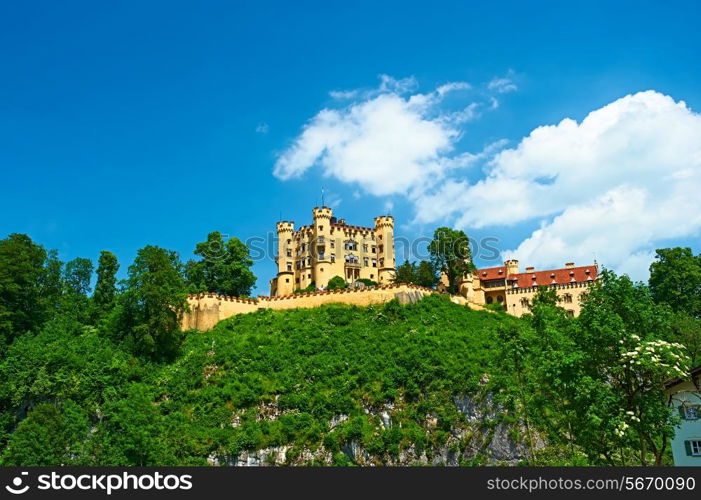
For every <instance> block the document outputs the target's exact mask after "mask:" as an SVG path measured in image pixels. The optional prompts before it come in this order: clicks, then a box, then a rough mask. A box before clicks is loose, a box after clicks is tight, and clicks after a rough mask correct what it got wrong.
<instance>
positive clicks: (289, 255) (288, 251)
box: [287, 249, 292, 257]
mask: <svg viewBox="0 0 701 500" xmlns="http://www.w3.org/2000/svg"><path fill="white" fill-rule="evenodd" d="M287 256H288V257H292V250H289V249H288V250H287Z"/></svg>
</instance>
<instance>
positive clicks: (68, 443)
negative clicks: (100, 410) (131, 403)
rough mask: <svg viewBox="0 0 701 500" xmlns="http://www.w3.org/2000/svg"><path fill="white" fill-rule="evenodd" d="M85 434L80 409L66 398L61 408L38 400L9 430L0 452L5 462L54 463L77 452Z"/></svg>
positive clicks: (65, 461)
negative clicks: (20, 420)
mask: <svg viewBox="0 0 701 500" xmlns="http://www.w3.org/2000/svg"><path fill="white" fill-rule="evenodd" d="M87 435H88V419H87V416H86V415H85V413H84V411H83V410H82V409H81V408H80V407H79V406H78V405H76V404H75V403H73V402H72V401H70V400H68V401H66V402H65V403H64V404H63V405H62V408H57V407H56V406H54V405H51V404H47V403H42V404H39V405H37V407H36V408H34V409H33V410H32V411H30V412H29V415H28V416H27V418H25V419H24V420H22V422H20V424H19V425H18V426H17V429H16V430H15V432H13V433H12V436H11V439H10V441H9V443H8V445H7V447H6V448H5V451H4V453H3V454H2V465H5V466H23V467H27V466H52V465H53V466H55V465H66V464H71V463H73V462H74V460H75V459H76V458H79V457H80V456H81V454H82V453H81V448H82V445H83V441H84V440H85V438H86V437H87Z"/></svg>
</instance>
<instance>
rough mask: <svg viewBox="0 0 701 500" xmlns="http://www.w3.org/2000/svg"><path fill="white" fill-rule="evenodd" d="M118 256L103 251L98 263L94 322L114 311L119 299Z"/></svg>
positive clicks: (94, 296) (94, 295)
mask: <svg viewBox="0 0 701 500" xmlns="http://www.w3.org/2000/svg"><path fill="white" fill-rule="evenodd" d="M118 270H119V263H118V262H117V256H116V255H114V254H113V253H112V252H108V251H107V250H103V251H102V252H100V258H99V260H98V261H97V282H96V283H95V293H94V294H93V320H94V321H97V320H99V319H101V318H103V317H104V316H105V315H107V314H108V313H109V312H111V311H112V310H113V309H114V306H115V301H116V298H117V271H118Z"/></svg>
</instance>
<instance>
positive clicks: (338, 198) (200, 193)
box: [0, 1, 701, 294]
mask: <svg viewBox="0 0 701 500" xmlns="http://www.w3.org/2000/svg"><path fill="white" fill-rule="evenodd" d="M699 18H701V7H700V4H699V3H698V2H677V3H675V4H674V6H673V7H667V6H664V4H662V3H660V2H618V3H616V6H615V8H614V7H613V4H612V3H611V2H586V4H584V3H583V4H581V5H578V6H573V5H571V3H565V2H552V3H548V2H537V3H532V2H531V3H528V2H501V3H499V4H498V5H497V4H490V3H487V2H480V3H474V4H470V3H468V2H440V1H437V2H431V3H430V4H427V3H425V2H407V1H403V2H338V3H336V2H295V3H291V2H276V3H271V2H261V1H257V2H201V3H197V4H194V3H186V2H173V1H169V2H120V3H119V4H118V5H117V4H113V5H111V4H107V3H102V4H100V3H95V2H84V3H78V2H61V3H60V4H59V3H56V2H31V3H29V2H13V3H6V4H5V5H4V6H3V7H2V12H1V13H0V46H1V47H2V51H1V52H0V172H1V173H2V184H0V213H2V214H3V217H2V218H1V219H0V235H2V236H5V235H6V234H9V233H11V232H24V233H28V234H29V235H30V236H31V237H32V238H33V239H35V240H36V241H38V242H39V243H41V244H43V245H45V246H46V247H47V248H56V249H58V250H59V252H60V256H61V258H62V259H64V260H69V259H72V258H75V257H78V256H81V257H89V258H92V259H96V258H97V256H98V254H99V251H100V250H102V249H109V250H112V251H114V252H115V253H116V254H117V255H118V257H119V258H120V262H121V264H122V266H123V268H124V269H125V268H126V267H127V266H128V264H129V263H130V262H131V261H132V259H133V257H134V255H135V252H136V250H137V249H138V248H140V247H143V246H144V245H146V244H157V245H161V246H164V247H167V248H170V249H174V250H177V251H178V252H179V253H180V255H181V256H182V258H183V259H184V260H186V259H188V258H190V257H191V255H192V249H193V248H194V245H195V243H196V242H197V241H201V240H203V239H204V238H205V236H206V234H207V233H208V232H209V231H212V230H219V231H221V232H223V233H226V234H230V235H235V236H237V237H239V238H241V239H246V238H250V237H261V236H263V237H265V235H266V233H267V232H268V231H270V230H273V229H274V223H275V221H277V220H278V219H279V218H280V214H281V213H282V217H283V218H284V219H293V220H295V222H296V223H297V224H306V223H308V222H309V219H310V216H311V208H312V207H313V206H315V205H316V204H318V203H319V201H320V189H321V187H322V186H323V187H324V188H325V191H326V193H327V195H326V198H327V200H328V201H329V203H332V204H333V205H334V207H335V210H336V213H337V214H338V215H339V216H342V217H345V218H346V219H348V221H349V222H351V223H355V224H359V225H364V224H369V223H370V222H371V220H372V217H373V216H375V215H378V214H380V213H384V212H385V211H387V210H391V212H392V214H393V215H394V216H395V218H396V220H397V226H398V229H397V235H398V236H404V237H406V238H409V239H412V238H416V237H418V236H421V235H426V234H430V233H431V232H432V231H433V229H434V228H435V227H437V226H439V225H451V226H455V227H461V228H463V229H465V230H466V231H467V232H468V234H469V235H470V236H472V237H474V238H482V237H486V236H491V237H495V238H498V240H499V242H498V246H499V248H500V250H503V251H504V252H505V254H504V255H515V256H516V257H518V258H520V260H521V261H522V265H527V264H531V263H532V264H535V265H536V266H537V267H541V268H542V267H543V266H550V265H557V264H561V263H563V262H564V260H569V257H565V256H571V257H572V259H576V260H577V261H578V262H581V261H583V260H587V259H589V260H590V261H591V260H593V258H594V256H595V255H596V258H597V259H598V260H599V261H600V262H602V263H603V264H605V265H608V266H610V267H613V268H615V269H618V270H620V271H622V272H628V273H630V274H631V275H633V276H634V277H636V278H645V277H646V268H647V265H649V261H650V259H651V255H652V253H653V251H654V248H657V247H661V246H668V245H673V244H674V245H676V244H683V245H690V246H692V247H693V248H694V249H695V250H696V251H699V247H700V246H701V245H699V243H700V242H699V236H698V235H699V232H698V231H699V227H701V220H700V219H699V215H698V214H699V213H701V207H698V206H697V204H698V201H696V200H695V198H701V197H699V196H698V195H697V193H698V191H697V190H696V188H697V187H698V188H701V174H700V172H699V171H700V170H701V150H700V149H699V148H700V147H701V146H699V145H700V144H701V125H699V122H700V121H701V119H700V118H699V115H698V114H697V111H698V110H699V109H701V85H700V83H701V60H700V59H701V56H700V55H699V54H701V51H700V50H699V49H701V43H700V42H701V35H700V34H699V33H700V31H699V29H698V19H699ZM382 75H384V76H382ZM446 85H452V86H450V87H446ZM645 91H648V92H645ZM417 96H418V97H417ZM626 96H628V97H626ZM412 97H413V100H412ZM682 101H683V103H682ZM471 105H472V106H471ZM322 110H327V111H326V114H324V111H322ZM588 116H589V118H590V119H587V120H586V121H584V122H583V120H585V118H587V117H588ZM566 118H570V119H571V120H570V121H566V122H562V120H563V119H566ZM378 124H379V125H378ZM405 125H406V126H405ZM544 126H550V127H548V128H539V127H544ZM534 130H535V131H536V132H534ZM412 134H413V135H412ZM339 137H341V139H339ZM524 138H526V139H524ZM395 152H396V154H394V153H395ZM397 158H399V159H400V160H401V161H400V160H397ZM353 161H356V162H358V165H359V167H358V169H356V168H351V167H349V165H350V164H352V163H353ZM376 176H379V177H376ZM377 178H381V179H383V182H382V184H383V185H385V188H383V189H378V188H376V187H373V186H376V185H377V184H376V183H374V179H377ZM395 181H396V182H395ZM481 263H482V264H494V261H484V262H481ZM583 263H584V262H583ZM255 272H256V274H257V275H258V277H259V281H258V289H257V290H256V292H257V293H262V294H265V293H267V291H268V290H267V280H268V279H269V278H270V277H272V275H273V274H274V272H275V267H274V264H273V263H272V261H270V260H265V259H264V260H260V261H258V262H257V263H256V268H255Z"/></svg>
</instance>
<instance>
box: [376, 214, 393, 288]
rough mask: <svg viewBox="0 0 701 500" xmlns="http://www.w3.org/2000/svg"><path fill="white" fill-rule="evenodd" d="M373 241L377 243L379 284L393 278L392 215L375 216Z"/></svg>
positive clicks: (390, 280)
mask: <svg viewBox="0 0 701 500" xmlns="http://www.w3.org/2000/svg"><path fill="white" fill-rule="evenodd" d="M375 243H376V245H377V259H378V260H377V267H378V273H379V282H380V284H386V283H391V282H392V280H393V279H394V269H395V268H394V217H392V216H391V215H382V216H380V217H375Z"/></svg>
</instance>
